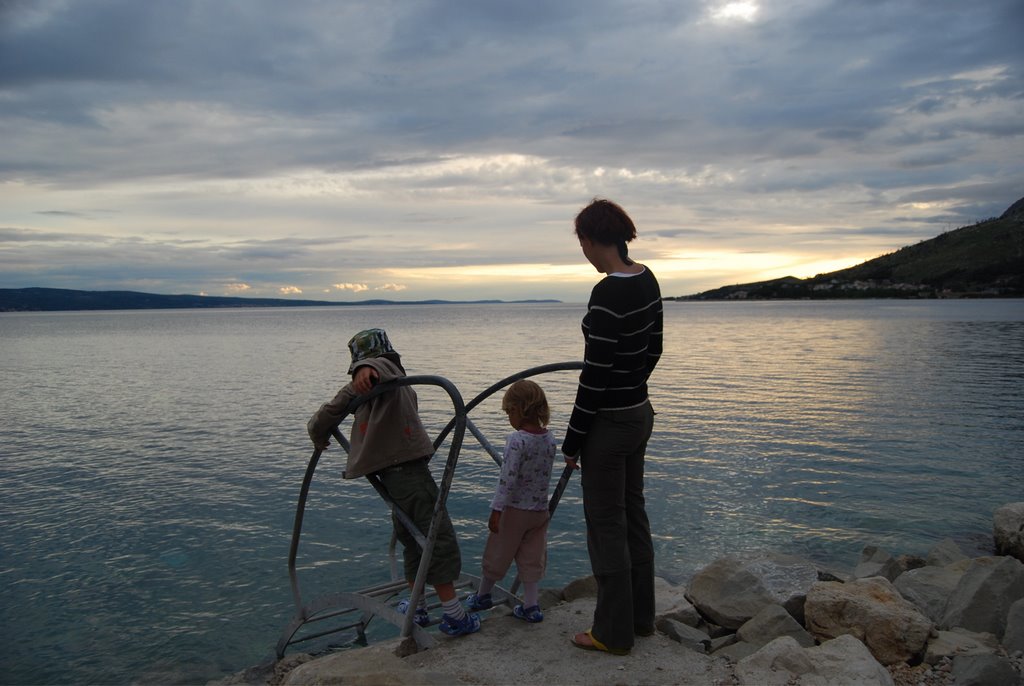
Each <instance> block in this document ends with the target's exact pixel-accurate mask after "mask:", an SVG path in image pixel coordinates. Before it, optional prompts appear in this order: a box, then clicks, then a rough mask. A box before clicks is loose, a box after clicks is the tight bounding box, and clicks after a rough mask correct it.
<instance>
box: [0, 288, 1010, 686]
mask: <svg viewBox="0 0 1024 686" xmlns="http://www.w3.org/2000/svg"><path fill="white" fill-rule="evenodd" d="M584 309H585V307H584V305H582V304H569V303H554V304H530V303H522V304H511V303H509V304H462V305H456V304H438V305H380V306H376V305H375V306H346V307H318V308H282V309H278V308H273V309H271V308H262V309H260V308H252V309H249V308H243V309H211V310H150V311H118V312H59V313H4V314H0V351H2V352H0V369H2V384H0V408H2V417H3V420H2V422H0V517H2V522H3V524H2V529H0V632H2V634H0V636H2V648H0V655H2V658H0V661H2V664H0V683H3V684H150V683H160V684H194V683H199V684H203V683H206V682H207V681H211V680H217V679H221V678H224V677H226V676H229V675H232V674H235V673H237V672H239V671H241V670H244V669H246V668H247V667H250V666H253V665H257V664H260V663H263V662H264V661H266V660H267V659H268V658H272V657H273V654H274V647H275V644H276V643H277V641H278V639H279V637H280V636H281V634H282V631H283V630H284V629H285V627H286V626H287V624H288V623H289V621H290V620H291V619H292V616H293V615H294V613H295V606H294V602H293V596H292V592H291V586H290V583H289V574H288V565H287V559H288V552H289V546H290V543H291V538H292V528H293V523H294V520H295V514H296V507H297V502H298V496H299V490H300V487H301V484H302V478H303V475H304V473H305V471H306V468H307V466H308V464H309V462H310V458H311V456H312V445H311V444H310V441H309V439H308V437H307V435H306V428H305V427H306V421H307V419H308V418H309V416H310V415H311V414H312V413H313V412H314V411H315V410H316V409H317V408H318V407H319V406H320V405H321V404H322V403H324V402H326V401H327V400H329V399H330V398H331V397H333V395H334V394H335V393H336V392H337V390H338V389H339V388H340V387H341V386H342V385H343V384H344V383H345V381H346V376H345V372H346V368H347V365H348V353H347V350H346V347H345V343H346V341H347V340H348V338H349V337H350V336H351V335H352V334H354V333H355V332H357V331H360V330H362V329H365V328H370V327H383V328H385V329H386V330H387V331H388V333H389V334H390V337H391V340H392V341H393V343H394V345H395V347H396V348H397V349H398V350H399V352H401V353H402V357H403V361H404V363H405V365H406V367H407V369H408V371H409V373H410V374H415V375H432V376H440V377H443V378H445V379H447V380H448V381H450V382H451V384H452V385H453V386H454V388H455V389H456V392H457V393H458V395H459V397H461V398H462V399H463V400H464V401H465V402H469V401H470V400H472V399H473V398H475V397H476V396H477V395H478V394H479V393H480V392H481V391H483V390H484V389H486V388H488V387H489V386H491V385H492V384H494V383H496V382H498V381H500V380H501V379H504V378H506V377H508V376H510V375H513V374H516V373H517V372H520V371H522V370H525V369H529V368H532V367H536V366H539V365H546V364H550V363H559V362H571V361H576V360H579V359H581V357H582V338H581V333H580V319H581V318H582V316H583V314H584ZM576 376H577V372H575V371H558V372H551V373H548V374H544V375H541V376H537V377H534V378H535V380H537V381H538V382H539V383H540V384H541V385H542V386H543V387H544V388H545V390H546V391H547V393H548V396H549V400H550V401H551V405H552V423H551V428H552V430H553V431H554V432H555V434H556V436H557V437H558V438H559V439H560V438H561V436H562V435H563V434H564V427H565V424H566V421H567V419H568V414H569V411H570V408H571V405H572V398H573V392H574V388H575V381H576ZM416 388H417V391H418V394H419V404H420V410H421V414H422V415H423V418H424V422H425V424H426V426H427V429H428V431H429V432H431V433H432V435H437V433H438V432H440V431H441V429H442V428H443V427H444V426H445V425H446V424H447V423H448V421H449V420H450V419H451V417H452V415H453V412H454V410H453V407H454V404H455V401H454V400H453V398H452V396H450V395H449V394H448V392H446V391H445V390H444V388H443V387H441V386H435V385H423V386H417V387H416ZM651 394H652V402H653V405H654V408H655V411H656V412H657V417H656V425H655V431H654V435H653V437H652V439H651V442H650V445H649V448H648V453H647V463H646V495H647V502H648V511H649V515H650V519H651V523H652V528H653V532H654V538H655V546H656V555H657V561H656V565H657V572H658V574H659V575H660V576H662V577H664V578H666V579H668V580H669V581H671V582H673V583H685V582H686V581H687V580H688V579H689V578H690V577H691V576H692V574H693V573H694V572H695V571H696V570H698V569H700V568H701V567H702V566H704V565H706V564H708V563H710V562H711V561H713V560H714V559H716V558H718V557H720V556H723V555H727V554H745V553H755V552H758V551H767V550H772V551H779V552H784V553H790V554H795V555H801V556H804V557H806V558H808V559H811V560H813V561H815V562H817V563H819V564H821V565H824V566H831V567H835V568H838V569H847V570H849V569H852V567H853V566H854V565H855V564H856V562H857V560H858V558H859V555H860V552H861V550H862V549H863V548H864V547H865V546H867V545H876V546H880V547H882V548H884V549H886V550H888V551H890V552H891V553H893V554H904V553H906V554H924V553H926V552H927V551H928V550H929V549H930V548H931V547H932V546H933V545H934V544H935V543H937V542H938V541H940V540H941V539H943V538H947V537H949V538H952V539H953V540H954V541H956V542H957V543H958V544H959V545H960V546H961V548H962V549H963V550H964V551H965V552H966V553H968V554H971V555H982V554H988V553H990V552H991V546H992V542H991V530H992V514H993V512H994V510H995V509H997V508H998V507H999V506H1001V505H1003V504H1005V503H1008V502H1017V501H1021V500H1024V300H855V301H799V302H666V303H665V354H664V356H663V358H662V360H661V363H660V364H659V366H658V368H657V369H656V370H655V373H654V375H653V377H652V379H651ZM500 395H501V394H500V393H497V394H495V395H493V396H492V397H490V398H488V399H487V400H485V401H483V402H481V403H480V404H479V405H478V406H476V407H475V408H473V410H472V412H471V413H470V419H471V421H472V422H473V423H474V424H475V425H476V426H477V427H478V428H479V430H480V432H481V434H482V435H484V436H485V438H486V439H487V440H488V441H489V442H490V443H492V444H494V445H496V446H499V447H500V446H501V445H503V443H504V437H505V435H506V433H507V432H508V431H509V427H508V425H507V423H506V420H505V417H504V415H503V413H502V412H501V410H500ZM348 428H349V425H348V424H345V425H343V427H342V429H343V430H344V431H346V432H347V430H348ZM449 448H450V440H446V442H445V443H444V444H443V445H442V446H441V448H440V449H439V451H438V454H437V456H436V457H435V459H434V460H433V463H432V464H433V468H434V470H435V473H436V474H438V476H439V475H440V471H441V469H442V468H443V464H444V461H445V459H447V457H448V454H449ZM343 466H344V451H343V450H342V448H341V447H339V446H336V445H333V446H332V447H331V448H330V449H329V450H327V451H326V452H325V453H324V454H323V456H322V457H321V459H320V462H319V464H318V466H317V470H316V473H315V475H314V479H313V482H312V484H311V488H310V494H309V500H308V502H307V506H306V511H305V520H304V524H303V531H302V539H301V543H300V545H299V548H298V555H297V576H298V579H299V582H300V588H301V592H302V594H303V595H304V596H306V597H307V598H309V597H316V596H318V595H322V594H330V593H335V592H338V591H351V590H356V589H357V588H362V587H365V586H369V585H372V584H374V583H378V582H382V581H387V580H388V579H389V578H390V559H389V556H388V544H389V542H390V530H391V527H390V522H389V516H388V511H387V509H386V507H385V505H384V503H383V502H382V501H381V500H380V499H379V497H378V496H377V495H376V494H375V492H374V491H373V489H372V488H371V487H370V486H369V485H368V484H367V483H366V481H365V480H345V479H343V478H342V469H343ZM556 473H557V469H556ZM497 474H498V468H497V466H496V465H495V463H494V461H493V460H492V459H491V457H490V456H489V455H488V454H487V452H486V451H485V450H484V449H483V448H481V447H480V445H479V444H478V443H477V442H476V439H475V438H473V436H472V435H471V434H470V433H467V434H466V438H465V445H464V446H463V448H462V450H461V451H460V453H459V455H458V463H457V467H456V470H455V476H454V480H453V484H452V491H451V496H450V498H449V501H448V505H449V510H450V512H451V515H452V519H453V521H454V523H455V527H456V530H457V532H458V535H459V538H460V542H461V545H462V553H463V565H464V569H465V570H466V571H467V572H470V573H472V574H479V560H480V553H481V551H482V548H483V542H484V540H485V536H486V531H487V516H488V507H489V501H490V497H491V494H492V493H493V489H494V485H495V483H496V480H497ZM589 573H590V569H589V562H588V558H587V553H586V542H585V535H584V525H583V517H582V505H581V494H580V488H579V480H578V478H577V477H574V478H573V479H572V480H571V481H570V482H569V485H568V487H567V488H566V491H565V495H564V496H563V498H562V501H561V504H560V506H559V508H558V511H557V512H556V513H555V516H554V519H553V521H552V526H551V533H550V541H549V565H548V572H547V577H546V579H545V582H544V585H545V586H551V587H558V586H561V585H564V584H565V583H567V582H569V581H571V580H573V579H575V578H578V577H581V576H585V575H587V574H589ZM509 583H511V577H510V578H507V579H506V584H509ZM377 625H380V626H377ZM372 626H374V631H375V632H376V633H375V634H374V635H373V636H371V640H374V638H375V637H377V636H381V637H384V636H386V635H388V632H389V631H393V628H392V627H390V626H389V625H386V624H383V623H381V622H377V623H375V624H374V625H372ZM390 635H394V634H393V633H392V634H390ZM353 638H354V637H353V636H346V635H336V636H334V637H332V638H331V641H333V643H332V644H331V645H330V646H325V649H326V648H331V647H332V648H334V649H342V648H344V647H345V646H348V645H351V644H352V641H353Z"/></svg>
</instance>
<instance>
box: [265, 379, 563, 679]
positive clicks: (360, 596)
mask: <svg viewBox="0 0 1024 686" xmlns="http://www.w3.org/2000/svg"><path fill="white" fill-rule="evenodd" d="M580 369H583V363H582V362H558V363H554V364H546V365H541V366H539V367H531V368H530V369H525V370H523V371H521V372H518V373H516V374H513V375H511V376H507V377H505V378H504V379H502V380H501V381H498V382H497V383H495V384H493V385H492V386H490V387H488V388H487V389H486V390H484V391H483V392H481V393H480V394H478V395H477V396H476V397H475V398H473V400H471V401H470V402H469V403H465V402H464V401H463V398H462V394H461V393H460V392H459V390H458V388H456V387H455V385H454V384H453V383H452V382H450V381H449V380H448V379H445V378H444V377H441V376H427V375H417V376H407V377H403V378H401V379H396V380H394V381H389V382H387V383H382V384H378V385H377V386H375V387H374V388H373V389H372V390H371V391H370V392H369V393H367V394H365V395H361V396H359V397H358V398H356V399H355V400H353V401H352V403H351V404H350V405H349V406H348V408H346V411H345V414H344V415H342V417H341V418H340V419H339V421H338V424H336V425H335V426H334V427H333V428H332V430H331V434H332V435H333V436H334V438H335V440H337V441H338V444H339V445H341V446H342V447H343V448H344V449H345V452H346V453H348V452H349V451H350V449H351V446H350V445H349V442H348V440H347V439H346V438H345V437H344V436H343V435H342V434H341V432H340V431H339V429H338V427H339V426H340V424H341V423H342V422H343V421H344V420H345V418H346V417H347V416H348V415H350V414H353V413H354V412H355V411H356V410H357V409H358V408H359V407H360V406H361V405H362V404H364V403H366V402H367V401H369V400H371V399H372V398H375V397H377V396H378V395H380V394H382V393H387V392H389V391H393V390H395V389H397V388H401V387H403V386H415V385H430V386H439V387H441V388H442V389H443V390H444V391H445V392H446V393H447V394H448V397H449V399H450V400H451V403H452V409H453V417H452V419H451V420H450V421H449V422H448V424H447V425H446V426H445V427H444V429H442V430H441V432H440V433H439V434H438V436H437V438H436V439H434V442H433V447H434V453H435V454H436V452H437V450H438V449H439V448H440V447H441V445H442V444H443V443H444V441H445V439H446V438H448V436H449V435H451V445H450V447H449V450H448V459H447V461H446V462H445V467H444V473H443V475H442V477H441V483H440V485H439V488H438V496H437V500H436V501H435V503H434V512H433V516H432V518H431V522H430V529H429V530H428V531H427V533H426V534H424V533H423V532H421V531H420V530H419V529H418V528H417V526H416V525H415V523H413V521H412V520H411V519H410V518H409V517H408V515H406V514H405V512H403V511H402V510H401V509H400V508H398V507H397V506H396V505H395V503H394V502H393V501H392V500H391V498H390V496H389V495H388V493H387V491H386V489H385V488H384V487H383V485H382V484H381V482H380V479H379V478H378V477H377V476H376V475H373V474H370V475H368V476H367V477H366V478H367V479H368V480H369V482H370V484H371V485H372V486H373V487H374V489H375V490H376V491H377V493H378V494H379V495H380V496H381V497H382V498H383V499H384V501H385V502H386V503H387V505H388V507H390V508H391V511H392V513H393V514H394V516H395V518H396V519H397V520H398V521H399V523H400V524H401V525H402V526H403V527H404V528H405V529H406V530H407V531H408V532H409V533H410V534H411V535H412V536H413V538H414V539H415V540H416V543H417V544H418V545H419V546H420V548H421V549H422V551H423V553H422V557H421V559H420V566H419V568H418V569H417V572H416V579H415V581H414V582H413V586H412V590H411V595H410V598H409V606H410V607H411V608H415V607H417V605H418V603H419V601H420V598H422V597H424V594H425V589H424V586H425V581H426V574H427V569H428V568H429V566H430V560H431V557H432V555H433V550H434V543H435V541H436V539H437V533H438V530H439V526H440V523H441V520H442V518H443V516H444V513H445V511H446V504H447V501H448V494H449V491H450V490H451V485H452V481H453V479H454V476H455V468H456V465H457V464H458V460H459V454H460V452H461V450H462V445H463V438H464V436H465V433H466V429H467V428H468V429H469V431H470V433H471V434H472V435H473V436H474V437H475V438H476V439H477V441H478V442H479V443H480V445H481V447H483V449H484V450H485V451H486V452H487V453H488V455H490V456H491V458H492V459H493V460H494V461H495V463H496V464H497V465H498V466H499V467H500V466H501V462H502V458H501V455H500V453H499V451H497V450H496V449H495V448H494V446H493V445H492V444H491V443H490V441H488V440H487V438H486V437H485V436H484V434H483V432H481V431H480V429H479V428H478V427H477V426H476V425H475V424H474V423H473V421H472V420H470V419H469V413H470V412H471V411H472V410H473V409H475V408H476V407H477V406H479V405H480V404H481V403H482V402H483V401H484V400H486V399H487V398H489V397H490V396H491V395H493V394H495V393H497V392H498V391H500V390H501V389H503V388H505V387H506V386H508V385H510V384H512V383H514V382H515V381H518V380H519V379H525V378H529V377H532V376H538V375H541V374H547V373H550V372H558V371H569V370H580ZM322 452H323V451H322V449H320V448H317V449H315V450H314V451H313V454H312V456H311V457H310V459H309V464H308V466H307V467H306V473H305V476H304V477H303V480H302V488H301V489H300V492H299V502H298V505H297V507H296V510H295V523H294V526H293V528H292V541H291V547H290V549H289V552H288V576H289V579H290V582H291V590H292V598H293V600H294V603H295V609H296V612H295V615H294V617H293V618H292V620H291V621H290V622H289V623H288V625H287V626H286V627H285V629H284V631H283V632H282V634H281V637H280V639H279V640H278V642H277V647H276V653H277V658H278V659H280V658H282V657H284V654H285V652H286V650H287V649H288V647H289V646H291V645H295V644H297V643H301V642H304V641H310V640H312V639H315V638H321V637H324V636H328V635H332V634H335V633H339V632H342V631H348V630H351V629H355V630H356V632H357V636H358V639H359V640H360V641H361V642H363V643H365V641H366V635H365V629H366V627H367V625H368V624H369V622H370V620H371V619H373V618H374V617H380V618H381V619H384V620H385V621H388V622H390V623H391V624H394V625H395V626H397V627H399V629H400V635H401V636H402V637H403V638H406V639H408V638H412V639H414V640H415V645H416V647H417V649H422V648H428V647H430V646H432V645H434V644H435V640H434V638H433V636H431V634H430V632H428V631H427V630H426V628H425V627H421V626H419V625H417V624H415V623H414V621H413V620H414V613H413V612H408V613H406V614H402V613H400V612H398V611H397V609H395V607H394V606H393V605H392V604H391V603H390V601H391V600H393V599H394V598H395V597H396V596H397V595H398V594H399V593H401V592H402V591H403V590H404V589H406V588H407V587H408V583H407V582H406V581H405V580H404V579H399V578H396V577H397V576H398V574H397V572H396V568H395V563H394V558H395V536H394V535H392V537H391V545H390V556H391V561H392V564H391V575H392V581H391V582H388V583H384V584H378V585H376V586H371V587H369V588H364V589H360V590H358V591H354V592H339V593H332V594H328V595H325V596H321V597H318V598H316V599H314V600H313V601H311V602H309V603H303V600H302V594H301V592H300V589H299V579H298V572H297V570H296V559H297V557H298V549H299V540H300V538H301V536H302V522H303V517H304V515H305V510H306V500H307V498H308V496H309V489H310V486H311V485H312V482H313V475H314V473H315V472H316V467H317V464H318V463H319V461H320V455H321V453H322ZM572 471H573V468H572V467H571V466H568V465H567V466H566V467H565V469H564V470H563V472H562V474H561V476H560V477H559V480H558V483H557V484H556V486H555V489H554V491H553V492H552V495H551V498H550V499H549V502H548V512H549V513H551V514H554V512H555V509H556V508H557V507H558V502H559V500H560V499H561V497H562V493H563V492H564V491H565V487H566V485H567V484H568V482H569V479H570V477H571V476H572ZM479 584H480V579H479V577H476V576H473V575H471V574H465V573H463V574H461V575H460V577H459V579H458V581H457V582H456V584H455V585H456V588H457V589H464V588H466V587H471V588H473V589H476V588H478V587H479ZM518 586H519V578H518V576H517V577H516V579H515V581H514V582H513V585H512V587H511V589H510V590H508V591H506V590H505V589H503V588H500V587H498V586H496V587H495V588H494V591H493V592H492V595H494V596H495V601H496V603H497V604H501V603H505V604H511V603H513V602H515V601H517V600H518V599H517V598H516V596H515V592H516V590H517V589H518ZM355 612H361V614H360V616H359V618H358V619H356V620H351V621H349V622H348V623H343V624H341V625H339V626H332V627H331V628H329V629H325V630H322V631H317V632H313V633H309V634H305V635H302V636H301V637H299V638H296V634H297V633H298V632H299V631H300V630H301V629H302V628H303V627H306V626H307V625H309V624H312V623H314V622H323V621H328V620H332V619H336V618H339V617H343V616H345V615H349V614H353V613H355Z"/></svg>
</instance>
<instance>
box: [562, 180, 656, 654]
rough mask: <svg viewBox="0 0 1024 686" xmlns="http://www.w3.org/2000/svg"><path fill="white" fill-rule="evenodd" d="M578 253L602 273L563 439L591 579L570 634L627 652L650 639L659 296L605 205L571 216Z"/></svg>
mask: <svg viewBox="0 0 1024 686" xmlns="http://www.w3.org/2000/svg"><path fill="white" fill-rule="evenodd" d="M576 237H577V238H578V239H579V241H580V247H581V248H582V249H583V254H584V256H586V258H587V260H589V261H590V263H591V264H592V265H594V268H595V269H597V271H599V272H602V273H604V274H606V275H607V276H605V277H604V278H603V279H602V280H601V281H600V282H599V283H598V284H597V285H596V286H594V290H593V291H592V292H591V294H590V302H589V303H588V304H587V314H586V316H585V317H584V318H583V339H584V343H585V349H584V367H583V371H582V372H581V373H580V380H579V387H578V388H577V391H576V403H575V405H574V406H573V411H572V416H571V417H570V419H569V427H568V429H567V430H566V433H565V441H564V442H563V444H562V452H563V453H564V454H565V456H566V462H567V463H569V464H572V465H576V463H577V460H578V461H579V463H580V466H581V468H582V477H581V481H582V484H583V511H584V514H585V516H586V521H587V549H588V551H589V553H590V565H591V567H592V569H593V572H594V576H595V577H596V578H597V607H596V608H595V610H594V622H593V626H592V627H591V628H590V629H589V630H587V631H584V632H582V633H579V634H576V635H575V636H573V638H572V642H573V645H575V646H577V647H579V648H583V649H585V650H602V651H606V652H610V653H614V654H617V655H625V654H626V653H628V652H629V651H630V649H631V648H632V647H633V637H634V635H640V636H649V635H651V634H653V633H654V546H653V545H652V543H651V527H650V523H649V522H648V520H647V512H646V510H645V508H644V452H645V450H646V449H647V440H648V439H649V438H650V436H651V430H652V427H653V424H654V411H653V409H652V408H651V404H650V402H649V400H648V397H647V379H648V377H649V376H650V374H651V372H652V371H653V370H654V367H655V365H657V363H658V359H659V358H660V356H661V346H662V340H661V328H662V327H661V325H662V309H661V290H660V289H659V287H658V281H657V279H655V278H654V274H652V273H651V271H650V270H649V269H647V268H646V267H644V266H643V265H642V264H638V263H636V262H634V261H633V260H631V259H629V256H628V254H627V250H626V243H628V242H629V241H631V240H633V239H634V238H636V227H635V226H634V225H633V221H632V220H631V219H630V218H629V215H627V214H626V212H625V211H624V210H623V209H622V208H621V207H619V206H618V205H616V204H615V203H613V202H611V201H609V200H594V202H592V203H591V204H590V205H588V206H587V207H585V208H584V209H583V210H582V211H581V212H580V213H579V214H578V215H577V216H576Z"/></svg>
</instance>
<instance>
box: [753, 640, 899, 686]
mask: <svg viewBox="0 0 1024 686" xmlns="http://www.w3.org/2000/svg"><path fill="white" fill-rule="evenodd" d="M737 645H738V644H737ZM736 678H737V680H738V681H739V683H740V684H751V685H753V684H757V685H758V686H760V685H761V684H778V685H779V686H784V685H786V684H790V683H793V682H798V683H800V684H801V686H827V685H830V684H858V685H868V684H880V685H884V686H891V685H892V683H893V681H892V677H891V676H890V674H889V672H888V671H887V670H886V669H885V668H884V667H883V666H882V665H880V664H879V663H878V661H877V660H875V658H874V657H872V656H871V653H870V652H869V651H868V649H867V648H866V647H865V646H864V644H863V643H861V642H860V641H858V640H857V639H856V638H854V637H853V636H849V635H844V636H840V637H838V638H836V639H834V640H831V641H828V642H827V643H823V644H821V645H820V646H816V647H813V648H801V647H800V645H799V644H798V643H797V642H796V641H795V640H793V639H792V638H790V637H788V636H783V637H781V638H777V639H775V640H774V641H772V642H770V643H768V644H767V645H766V646H764V647H763V648H761V649H760V650H758V651H757V652H756V653H754V654H753V655H750V656H748V657H745V658H743V659H742V660H740V661H739V662H738V663H737V665H736Z"/></svg>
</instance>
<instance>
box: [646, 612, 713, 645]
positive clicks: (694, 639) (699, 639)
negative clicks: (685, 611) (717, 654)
mask: <svg viewBox="0 0 1024 686" xmlns="http://www.w3.org/2000/svg"><path fill="white" fill-rule="evenodd" d="M657 626H658V631H660V632H661V633H663V634H665V635H666V636H668V637H669V638H671V639H672V640H673V641H677V642H679V643H680V644H682V645H683V647H684V648H689V649H690V650H695V651H697V652H698V653H707V652H710V651H711V637H710V636H708V635H707V634H706V633H704V632H703V631H701V630H700V629H695V628H693V627H692V626H686V625H685V624H683V623H682V622H677V621H676V620H674V619H661V620H659V621H658V624H657Z"/></svg>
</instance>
